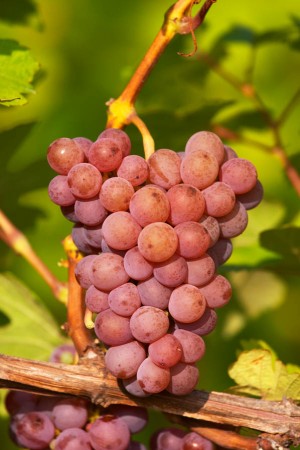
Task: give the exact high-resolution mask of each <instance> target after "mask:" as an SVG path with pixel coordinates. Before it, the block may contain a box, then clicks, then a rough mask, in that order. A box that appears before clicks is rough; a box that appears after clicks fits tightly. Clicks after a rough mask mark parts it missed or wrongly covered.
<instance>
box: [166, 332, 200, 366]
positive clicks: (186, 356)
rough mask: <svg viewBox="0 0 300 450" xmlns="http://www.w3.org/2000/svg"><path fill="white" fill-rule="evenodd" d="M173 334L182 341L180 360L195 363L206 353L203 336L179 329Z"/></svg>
mask: <svg viewBox="0 0 300 450" xmlns="http://www.w3.org/2000/svg"><path fill="white" fill-rule="evenodd" d="M173 335H174V336H175V337H176V339H177V340H178V341H179V342H180V345H181V349H182V353H181V358H180V361H181V362H184V363H188V364H190V363H195V362H196V361H199V359H201V358H202V357H203V356H204V354H205V342H204V340H203V339H202V337H201V336H199V335H197V334H195V333H193V332H191V331H187V330H180V329H177V330H175V331H174V333H173Z"/></svg>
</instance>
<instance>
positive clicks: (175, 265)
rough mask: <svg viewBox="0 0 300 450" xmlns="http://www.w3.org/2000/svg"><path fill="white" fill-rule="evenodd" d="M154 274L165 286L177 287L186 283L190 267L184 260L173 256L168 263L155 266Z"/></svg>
mask: <svg viewBox="0 0 300 450" xmlns="http://www.w3.org/2000/svg"><path fill="white" fill-rule="evenodd" d="M153 274H154V277H155V278H156V279H157V281H159V282H160V283H161V284H163V285H164V286H167V287H177V286H179V285H180V284H182V283H183V282H184V281H185V279H186V277H187V274H188V266H187V263H186V260H185V259H184V258H182V257H181V256H179V255H173V256H171V258H170V259H167V261H164V262H161V263H157V264H155V265H154V270H153Z"/></svg>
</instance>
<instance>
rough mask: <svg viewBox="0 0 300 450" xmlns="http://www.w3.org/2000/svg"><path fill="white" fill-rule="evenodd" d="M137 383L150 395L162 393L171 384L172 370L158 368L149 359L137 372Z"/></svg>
mask: <svg viewBox="0 0 300 450" xmlns="http://www.w3.org/2000/svg"><path fill="white" fill-rule="evenodd" d="M137 381H138V383H139V384H140V386H141V388H142V389H143V390H144V391H146V392H148V393H149V394H158V393H159V392H162V391H163V390H164V389H166V387H167V386H168V384H169V381H170V369H169V368H162V367H158V366H157V365H156V364H154V362H152V360H151V359H150V358H149V357H148V358H146V359H144V361H143V362H142V364H141V365H140V367H139V368H138V371H137Z"/></svg>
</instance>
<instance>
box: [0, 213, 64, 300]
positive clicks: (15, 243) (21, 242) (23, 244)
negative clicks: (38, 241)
mask: <svg viewBox="0 0 300 450" xmlns="http://www.w3.org/2000/svg"><path fill="white" fill-rule="evenodd" d="M0 239H2V240H3V241H4V242H5V243H6V244H7V245H8V246H9V247H10V248H12V249H13V250H14V251H15V252H16V253H17V254H18V255H20V256H22V257H23V258H24V259H26V261H27V262H28V263H29V264H30V265H31V266H32V267H33V268H34V269H35V270H36V271H37V272H38V273H39V275H40V276H41V277H42V278H43V280H44V281H45V282H46V283H47V284H48V286H49V287H50V288H51V290H52V292H53V294H54V296H55V297H56V298H57V299H58V300H59V301H61V302H62V303H64V304H66V302H67V286H66V284H65V283H63V282H61V281H59V280H58V279H57V278H56V277H55V275H54V274H53V273H52V272H51V271H50V269H49V268H48V267H47V266H46V265H45V264H44V263H43V261H42V260H41V259H40V258H39V256H38V255H37V254H36V253H35V251H34V250H33V248H32V246H31V244H30V243H29V241H28V239H27V238H26V236H24V234H23V233H22V232H21V231H20V230H19V229H18V228H16V227H15V225H13V224H12V222H11V221H10V220H9V219H8V218H7V216H6V215H5V214H4V212H3V211H2V210H0Z"/></svg>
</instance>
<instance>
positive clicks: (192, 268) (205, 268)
mask: <svg viewBox="0 0 300 450" xmlns="http://www.w3.org/2000/svg"><path fill="white" fill-rule="evenodd" d="M186 263H187V268H188V272H187V276H186V279H185V282H186V283H187V284H192V285H193V286H197V287H199V286H203V285H204V284H207V283H208V282H209V281H210V280H211V279H212V277H213V276H214V274H215V263H214V260H213V258H212V257H211V256H209V255H208V254H207V253H204V255H202V256H200V258H196V259H190V260H187V261H186Z"/></svg>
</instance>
